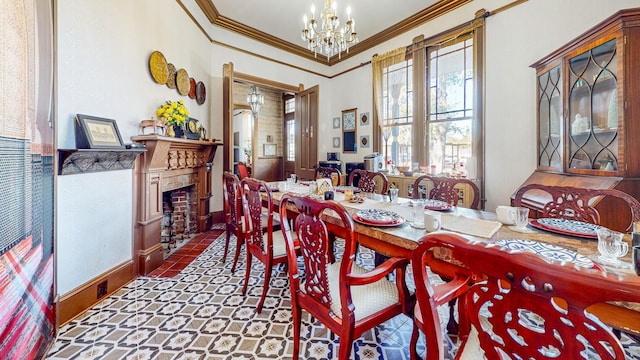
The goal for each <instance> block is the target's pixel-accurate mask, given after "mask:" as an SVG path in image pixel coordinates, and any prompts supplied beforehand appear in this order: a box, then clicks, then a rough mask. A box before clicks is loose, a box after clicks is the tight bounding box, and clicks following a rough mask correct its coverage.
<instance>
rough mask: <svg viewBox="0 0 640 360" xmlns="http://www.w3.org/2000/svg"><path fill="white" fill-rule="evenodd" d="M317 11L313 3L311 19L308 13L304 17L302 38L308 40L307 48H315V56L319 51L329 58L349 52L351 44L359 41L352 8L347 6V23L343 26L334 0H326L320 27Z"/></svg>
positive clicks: (321, 14) (321, 13)
mask: <svg viewBox="0 0 640 360" xmlns="http://www.w3.org/2000/svg"><path fill="white" fill-rule="evenodd" d="M315 11H316V10H315V6H313V5H311V20H308V21H307V15H306V14H305V15H304V18H303V21H304V29H303V30H302V40H304V41H306V42H307V48H308V49H309V50H313V54H314V55H315V56H318V53H320V54H324V55H326V56H327V60H329V58H330V57H331V56H333V55H335V54H338V58H340V55H341V54H342V52H343V51H346V52H347V53H348V52H349V46H350V45H351V44H355V43H357V42H358V37H357V33H356V32H355V25H356V23H355V21H354V20H353V19H352V18H351V8H350V7H347V24H346V25H345V26H344V27H343V28H340V20H339V19H338V15H337V13H336V3H335V2H334V1H333V0H324V9H322V11H321V12H320V20H321V21H322V24H321V26H322V27H321V28H320V29H318V22H317V21H316V19H315Z"/></svg>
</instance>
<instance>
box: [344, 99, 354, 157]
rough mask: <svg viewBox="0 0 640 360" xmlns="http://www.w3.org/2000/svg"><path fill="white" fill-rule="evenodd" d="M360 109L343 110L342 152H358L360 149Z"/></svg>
mask: <svg viewBox="0 0 640 360" xmlns="http://www.w3.org/2000/svg"><path fill="white" fill-rule="evenodd" d="M357 119H358V109H357V108H353V109H348V110H343V111H342V152H344V153H356V152H357V149H358V143H357V141H358V136H357V126H358V120H357Z"/></svg>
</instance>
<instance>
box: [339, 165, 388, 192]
mask: <svg viewBox="0 0 640 360" xmlns="http://www.w3.org/2000/svg"><path fill="white" fill-rule="evenodd" d="M357 176H358V177H359V178H360V180H359V181H358V189H360V190H361V191H363V192H370V193H376V194H386V193H387V191H388V190H389V179H387V176H386V175H385V174H383V173H381V172H379V171H369V170H362V169H355V170H353V171H352V172H351V174H349V182H348V184H349V185H351V186H353V179H354V177H357Z"/></svg>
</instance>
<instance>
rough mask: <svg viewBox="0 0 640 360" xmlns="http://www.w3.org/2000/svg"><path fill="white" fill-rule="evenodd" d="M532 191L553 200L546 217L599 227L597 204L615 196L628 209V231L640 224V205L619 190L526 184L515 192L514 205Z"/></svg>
mask: <svg viewBox="0 0 640 360" xmlns="http://www.w3.org/2000/svg"><path fill="white" fill-rule="evenodd" d="M531 190H534V191H544V192H546V193H548V196H549V197H550V198H551V200H550V201H549V202H547V203H546V204H544V206H543V208H542V217H544V218H562V219H569V220H577V221H583V222H588V223H591V224H596V225H600V213H599V212H598V210H597V209H596V208H595V202H596V200H597V199H598V198H600V197H602V196H613V197H616V198H619V199H621V200H623V201H624V202H626V204H627V205H628V206H629V210H630V212H631V221H630V223H629V224H628V226H627V227H626V231H627V232H630V231H631V230H632V228H633V223H634V222H635V221H640V202H638V200H636V199H635V198H634V197H633V196H631V195H629V194H627V193H625V192H623V191H620V190H616V189H585V188H576V187H571V186H549V185H542V184H527V185H524V186H522V187H521V188H519V189H518V191H516V194H515V197H514V201H513V204H514V206H522V205H523V198H524V195H525V193H527V192H528V191H531Z"/></svg>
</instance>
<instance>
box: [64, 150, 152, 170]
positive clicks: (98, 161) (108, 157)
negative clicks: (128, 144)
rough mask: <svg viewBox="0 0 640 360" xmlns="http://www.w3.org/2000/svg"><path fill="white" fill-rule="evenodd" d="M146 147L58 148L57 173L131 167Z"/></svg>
mask: <svg viewBox="0 0 640 360" xmlns="http://www.w3.org/2000/svg"><path fill="white" fill-rule="evenodd" d="M145 151H147V149H58V161H59V162H58V175H72V174H85V173H93V172H101V171H113V170H126V169H133V165H134V164H135V160H136V157H137V156H138V155H140V154H142V153H143V152H145Z"/></svg>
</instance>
